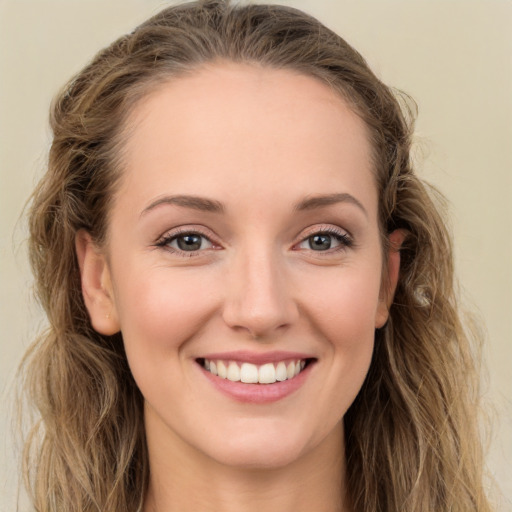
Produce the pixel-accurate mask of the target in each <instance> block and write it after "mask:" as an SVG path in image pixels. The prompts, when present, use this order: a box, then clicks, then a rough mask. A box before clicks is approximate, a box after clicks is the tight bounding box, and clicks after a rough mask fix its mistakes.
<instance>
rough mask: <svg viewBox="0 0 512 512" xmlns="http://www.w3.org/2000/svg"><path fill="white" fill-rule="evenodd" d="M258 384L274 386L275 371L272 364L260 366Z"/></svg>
mask: <svg viewBox="0 0 512 512" xmlns="http://www.w3.org/2000/svg"><path fill="white" fill-rule="evenodd" d="M258 376H259V383H260V384H274V382H275V381H276V369H275V368H274V365H273V364H272V363H267V364H264V365H262V366H260V369H259V371H258Z"/></svg>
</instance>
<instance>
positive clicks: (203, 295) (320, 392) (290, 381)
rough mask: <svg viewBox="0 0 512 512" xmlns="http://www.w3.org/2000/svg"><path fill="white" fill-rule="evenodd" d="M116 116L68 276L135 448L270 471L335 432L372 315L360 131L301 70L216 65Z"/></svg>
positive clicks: (370, 212)
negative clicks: (74, 269)
mask: <svg viewBox="0 0 512 512" xmlns="http://www.w3.org/2000/svg"><path fill="white" fill-rule="evenodd" d="M129 122H130V127H131V129H130V130H129V131H128V132H127V133H128V138H127V141H126V153H125V155H124V157H125V160H124V162H125V174H124V176H123V179H122V182H121V184H120V188H119V190H118V193H117V194H116V196H115V198H114V200H113V202H112V209H111V216H110V224H109V237H108V244H107V246H106V248H105V252H104V253H102V252H100V251H99V250H98V251H96V250H95V249H93V248H92V244H90V243H89V244H87V243H85V244H84V246H85V247H86V248H85V250H84V251H83V253H84V254H85V256H84V258H81V259H82V260H83V261H85V263H83V261H82V273H83V275H82V277H83V282H84V293H85V296H86V302H87V305H88V308H89V311H90V314H91V318H92V322H93V325H94V326H95V327H96V328H97V329H98V330H99V331H101V332H104V333H106V334H108V333H112V332H114V331H116V330H118V329H120V330H121V332H122V336H123V340H124V343H125V347H126V354H127V357H128V362H129V365H130V368H131V371H132V372H133V376H134V378H135V381H136V382H137V385H138V386H139V388H140V390H141V392H142V394H143V396H144V398H145V418H146V427H147V435H148V442H149V444H150V446H151V445H153V446H155V445H156V446H161V447H164V446H166V447H169V448H171V449H173V450H177V449H178V447H179V448H181V449H183V450H187V451H188V452H189V454H195V455H196V456H198V457H204V456H207V457H210V458H213V459H214V460H216V461H218V462H221V463H224V464H229V465H238V466H243V467H269V466H276V467H277V466H282V465H285V464H288V463H290V462H292V461H294V460H297V459H299V458H300V457H302V456H305V455H306V454H308V453H310V452H312V451H314V450H315V449H319V447H321V446H323V447H324V448H325V446H326V443H327V445H329V444H330V443H331V444H332V443H339V442H340V441H339V439H341V437H342V428H343V427H342V422H341V420H342V418H343V415H344V414H345V412H346V411H347V409H348V407H349V406H350V404H351V403H352V402H353V400H354V398H355V396H356V395H357V393H358V391H359V389H360V387H361V385H362V383H363V380H364V378H365V375H366V373H367V370H368V367H369V364H370V359H371V356H372V350H373V344H374V331H375V328H378V327H381V326H382V325H383V324H384V323H385V321H386V319H387V305H386V298H385V295H386V294H385V293H384V291H383V290H381V281H382V261H383V255H382V251H381V245H380V239H379V229H378V220H377V191H376V186H375V182H374V177H373V175H372V164H371V157H370V146H369V143H368V140H367V133H366V130H365V125H364V124H363V122H362V121H361V120H360V119H359V117H358V116H357V115H355V114H354V113H353V112H352V111H351V110H350V109H349V108H348V106H347V104H346V103H345V102H344V101H343V100H342V99H341V98H340V97H339V96H338V95H337V94H335V93H334V92H333V91H332V90H330V89H329V88H328V87H327V86H326V85H324V84H322V83H320V82H319V81H317V80H315V79H313V78H311V77H307V76H303V75H301V74H298V73H296V72H292V71H287V70H275V69H268V68H263V67H258V66H249V65H240V64H227V63H225V64H216V65H211V66H209V67H206V68H204V69H201V70H198V71H197V72H195V73H194V74H191V75H190V76H187V77H184V78H178V79H175V80H174V81H169V82H168V83H166V84H164V85H162V86H160V88H159V89H158V90H157V91H155V92H153V93H152V94H151V95H149V96H148V97H147V98H146V99H145V100H144V101H142V102H141V103H139V104H138V105H137V107H136V108H135V110H134V112H133V113H132V115H131V118H130V121H129ZM79 245H80V244H79ZM79 253H80V250H79ZM88 261H89V262H93V263H92V264H87V262H88ZM89 268H90V269H92V270H91V271H90V272H92V273H93V274H94V272H95V273H96V274H95V276H93V278H91V279H88V278H84V269H85V272H86V273H87V272H88V270H87V269H89ZM89 281H90V282H96V283H99V284H98V290H99V291H97V292H98V293H97V297H96V298H93V299H91V297H95V295H94V294H95V293H96V292H95V291H94V290H93V291H90V290H89V291H87V287H88V284H87V283H88V282H89ZM92 287H93V285H92ZM205 366H209V368H210V369H209V370H208V369H207V368H206V367H205ZM297 372H299V373H298V374H297ZM215 373H218V375H215ZM219 374H220V375H219ZM226 374H227V375H226ZM239 379H242V381H246V382H240V381H239ZM276 379H277V380H276ZM283 379H284V380H283ZM237 380H238V381H237ZM247 381H248V382H247ZM332 446H334V445H332ZM162 449H163V448H162Z"/></svg>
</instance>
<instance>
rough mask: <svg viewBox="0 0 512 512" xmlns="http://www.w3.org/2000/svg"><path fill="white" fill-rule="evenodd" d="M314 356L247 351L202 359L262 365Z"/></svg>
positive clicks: (283, 352)
mask: <svg viewBox="0 0 512 512" xmlns="http://www.w3.org/2000/svg"><path fill="white" fill-rule="evenodd" d="M313 358H314V356H312V355H311V354H306V353H304V352H288V351H283V350H273V351H271V352H252V351H247V350H236V351H233V352H215V353H211V354H205V355H204V356H202V357H201V358H200V359H208V360H214V361H215V360H221V361H239V362H244V363H252V364H257V365H262V364H266V363H278V362H279V361H285V360H289V359H291V360H294V361H297V360H299V359H313Z"/></svg>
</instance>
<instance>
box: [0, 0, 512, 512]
mask: <svg viewBox="0 0 512 512" xmlns="http://www.w3.org/2000/svg"><path fill="white" fill-rule="evenodd" d="M281 3H286V4H289V5H293V6H297V7H299V8H302V9H304V10H307V11H309V12H311V13H313V14H315V15H316V16H318V17H319V18H320V19H322V20H323V21H324V22H325V23H326V24H327V25H329V26H330V27H332V28H333V29H335V30H336V31H337V32H338V33H340V34H341V35H342V36H344V37H345V38H346V39H347V40H348V41H349V42H351V43H352V44H353V45H354V46H355V47H356V48H357V49H359V50H360V51H361V53H363V55H365V56H366V58H367V59H368V61H369V62H370V65H371V66H372V67H373V69H374V70H375V71H376V72H377V74H378V75H379V76H380V77H381V78H382V79H383V80H384V81H385V82H387V83H388V84H391V85H394V86H397V87H399V88H401V89H403V90H405V91H407V92H408V93H410V94H411V95H412V96H413V97H414V98H415V99H416V100H417V102H418V105H419V119H418V123H417V132H418V140H419V145H418V148H419V152H418V154H419V155H423V156H422V157H421V165H420V173H421V174H422V175H423V176H424V177H425V178H426V179H428V180H429V181H431V182H433V183H435V184H437V185H438V186H439V187H440V188H441V190H442V191H443V192H444V193H445V194H446V195H447V196H448V198H449V200H450V203H451V213H452V219H453V230H454V235H455V240H456V244H455V245H456V257H457V266H458V271H459V276H460V281H461V282H462V284H463V287H464V295H463V296H464V300H465V302H466V303H468V304H471V305H472V307H473V308H474V309H476V310H477V311H478V312H480V314H481V316H482V317H483V319H484V320H485V323H486V326H487V332H488V342H487V348H486V357H487V361H488V368H489V370H488V378H487V380H486V382H487V384H486V386H487V387H486V389H487V392H486V394H485V399H486V400H489V401H490V402H491V403H492V404H493V405H494V407H495V411H496V412H495V417H494V434H493V442H492V445H491V450H490V455H489V467H490V470H491V472H492V473H493V474H494V475H495V477H496V479H497V481H498V483H499V484H500V485H501V488H502V490H503V494H504V496H503V497H502V498H501V500H500V501H501V502H500V505H499V510H500V511H509V510H512V477H511V476H510V475H511V471H510V468H511V467H512V371H511V369H512V367H511V361H512V178H511V175H512V2H510V1H493V0H480V1H476V0H475V1H471V0H459V1H455V0H428V1H427V0H425V1H423V0H394V1H392V0H359V1H356V0H316V1H314V0H302V1H301V0H290V1H286V0H285V1H282V2H281ZM163 5H165V2H162V1H155V0H153V1H150V0H144V1H143V0H101V1H100V0H60V1H57V0H0V333H1V334H0V336H1V338H0V418H1V421H0V511H4V510H5V511H8V510H10V511H12V510H15V499H16V493H15V487H16V474H17V466H16V464H17V459H16V452H15V449H14V448H13V446H14V444H13V441H12V439H11V438H10V437H9V431H10V428H11V427H10V422H11V418H12V414H11V409H10V407H11V403H12V391H13V388H12V378H13V375H14V372H15V368H16V366H17V364H18V363H19V360H20V358H21V356H22V353H23V351H24V350H25V348H26V347H27V345H28V343H29V342H30V340H31V339H32V337H33V335H34V333H35V332H36V331H37V329H38V328H39V327H40V326H41V325H44V320H43V317H42V315H41V313H40V311H39V310H38V308H37V306H36V305H34V304H33V302H32V301H31V295H30V294H31V292H30V287H31V277H30V274H29V272H28V269H27V264H26V255H25V247H24V246H23V239H24V237H25V225H24V223H23V221H21V222H19V216H20V213H21V209H22V207H23V204H24V202H25V200H26V198H27V197H28V194H29V193H30V191H31V189H32V188H33V186H34V184H35V182H36V178H37V176H39V175H40V173H41V169H42V168H43V166H44V161H45V156H46V151H47V148H48V143H49V132H48V128H47V112H48V105H49V103H50V99H51V98H52V95H53V94H54V93H55V92H56V90H57V89H58V88H59V87H60V86H61V85H62V84H63V83H64V82H65V81H66V80H67V79H68V78H69V77H70V75H71V74H72V73H74V72H75V71H78V70H79V69H80V68H81V67H82V66H83V65H84V64H85V63H86V62H87V60H88V59H90V58H91V56H92V55H93V53H94V52H95V51H96V50H98V49H99V48H101V47H102V46H104V45H106V44H107V43H109V42H110V41H111V40H112V39H113V38H115V37H117V36H118V35H120V34H121V33H122V32H125V31H128V30H130V29H131V28H133V27H134V26H135V25H136V24H137V23H139V22H140V21H142V20H143V19H144V18H146V17H147V16H148V15H150V14H153V13H155V12H156V11H157V10H158V9H159V8H160V7H161V6H163ZM22 510H25V507H23V508H22ZM27 510H28V509H27Z"/></svg>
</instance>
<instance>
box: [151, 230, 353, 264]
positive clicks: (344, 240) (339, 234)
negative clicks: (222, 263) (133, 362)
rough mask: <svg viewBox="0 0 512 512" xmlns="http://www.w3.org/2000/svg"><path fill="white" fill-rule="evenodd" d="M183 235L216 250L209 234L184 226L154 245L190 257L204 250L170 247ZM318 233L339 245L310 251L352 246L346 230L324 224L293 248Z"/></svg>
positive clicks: (330, 250) (342, 249) (333, 251)
mask: <svg viewBox="0 0 512 512" xmlns="http://www.w3.org/2000/svg"><path fill="white" fill-rule="evenodd" d="M183 235H196V236H199V237H201V238H204V239H205V240H207V241H208V242H209V243H210V244H212V246H213V249H214V250H216V248H218V247H219V245H218V244H216V243H215V242H213V241H212V239H211V237H210V236H208V235H206V234H205V233H202V232H201V231H200V230H197V229H186V228H185V229H178V230H176V231H173V232H171V233H167V234H166V235H164V236H162V237H161V238H160V239H159V240H158V241H157V242H156V243H155V247H157V248H162V249H165V250H166V251H169V252H171V253H174V254H177V255H179V256H181V257H184V258H191V257H196V256H199V255H200V254H199V253H201V252H204V251H205V250H206V249H202V250H201V249H200V250H196V251H183V250H180V249H175V248H174V247H170V245H169V244H171V243H172V242H173V241H174V240H176V239H177V238H179V237H180V236H183ZM318 235H327V236H331V237H333V238H335V239H336V240H337V241H338V242H339V244H340V245H339V246H338V247H334V248H329V249H327V250H325V251H313V249H310V250H311V252H316V253H320V254H324V253H327V254H333V253H337V252H339V251H344V250H346V249H349V248H351V247H353V246H354V240H353V238H352V237H351V236H350V235H349V234H348V233H347V232H346V231H343V230H341V229H337V228H334V227H332V226H326V227H321V228H319V229H315V230H314V231H312V232H311V233H309V234H308V235H307V236H305V237H303V238H302V239H301V240H300V241H299V242H298V243H297V244H295V245H294V248H295V247H297V246H299V245H300V244H302V243H304V242H306V241H307V240H308V239H309V238H311V237H313V236H318ZM216 245H217V247H215V246H216ZM210 249H211V248H210ZM295 250H299V249H295Z"/></svg>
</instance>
